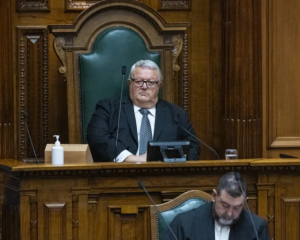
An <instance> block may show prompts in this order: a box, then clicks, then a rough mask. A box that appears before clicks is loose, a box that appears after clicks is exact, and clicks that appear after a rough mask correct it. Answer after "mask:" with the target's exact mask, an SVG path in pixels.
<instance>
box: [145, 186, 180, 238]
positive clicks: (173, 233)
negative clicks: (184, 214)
mask: <svg viewBox="0 0 300 240" xmlns="http://www.w3.org/2000/svg"><path fill="white" fill-rule="evenodd" d="M139 187H140V188H141V189H143V190H144V192H145V193H146V194H147V196H148V198H149V199H150V201H151V202H152V205H153V206H154V207H155V210H156V212H157V213H158V214H159V216H160V217H161V218H162V220H163V221H164V223H165V224H166V226H167V227H168V228H169V230H170V232H171V233H172V235H173V237H174V238H175V239H176V240H177V237H176V235H175V233H174V232H173V230H172V228H171V227H170V225H169V224H168V223H167V222H166V220H165V219H164V217H163V215H161V212H160V211H159V210H158V208H157V206H156V204H155V203H154V201H153V199H152V197H151V196H150V194H149V193H148V191H147V189H146V187H145V184H144V182H142V181H139Z"/></svg>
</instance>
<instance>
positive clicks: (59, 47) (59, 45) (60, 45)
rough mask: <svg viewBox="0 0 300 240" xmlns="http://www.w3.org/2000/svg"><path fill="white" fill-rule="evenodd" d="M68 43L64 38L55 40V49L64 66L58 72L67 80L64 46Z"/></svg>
mask: <svg viewBox="0 0 300 240" xmlns="http://www.w3.org/2000/svg"><path fill="white" fill-rule="evenodd" d="M65 44H66V41H65V39H64V38H63V37H57V38H55V40H54V49H55V52H56V54H57V56H58V57H59V59H60V61H61V63H62V66H61V67H60V68H59V69H58V71H59V72H60V73H61V74H62V75H63V76H64V77H65V78H66V52H65V50H64V46H65Z"/></svg>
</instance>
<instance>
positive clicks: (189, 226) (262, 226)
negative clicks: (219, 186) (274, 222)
mask: <svg viewBox="0 0 300 240" xmlns="http://www.w3.org/2000/svg"><path fill="white" fill-rule="evenodd" d="M212 206H213V203H212V202H209V203H206V204H204V205H201V206H200V207H198V208H196V209H192V210H190V211H188V212H185V213H182V214H179V215H178V216H176V217H175V218H174V220H173V221H172V223H171V228H172V230H173V231H174V233H175V235H176V237H177V240H215V221H214V218H213V217H212ZM251 214H252V213H251ZM252 218H253V221H254V224H255V227H256V229H257V233H258V237H259V240H270V236H269V230H268V225H267V223H266V221H265V220H264V219H262V218H260V217H259V216H257V215H255V214H252ZM162 239H163V240H175V238H174V236H173V235H172V233H171V232H168V233H166V237H165V238H162ZM229 240H257V239H256V235H255V231H254V229H253V226H252V223H251V219H250V217H249V213H248V212H247V211H246V210H244V209H243V211H242V212H241V215H240V219H239V220H238V221H237V222H236V223H235V224H234V225H232V226H231V227H230V233H229Z"/></svg>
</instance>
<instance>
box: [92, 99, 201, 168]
mask: <svg viewBox="0 0 300 240" xmlns="http://www.w3.org/2000/svg"><path fill="white" fill-rule="evenodd" d="M118 114H119V100H118V99H113V100H100V101H99V102H98V103H97V105H96V110H95V112H94V114H93V116H92V118H91V121H90V123H89V125H88V130H87V140H88V143H89V146H90V149H91V153H92V156H93V160H94V162H100V161H101V162H109V161H112V160H113V159H114V158H115V157H116V156H118V155H119V154H120V153H121V152H122V151H123V150H125V149H127V150H128V151H129V152H131V153H133V154H136V152H137V149H138V137H137V127H136V121H135V115H134V110H133V104H132V102H131V100H130V98H129V97H125V98H123V100H122V111H121V120H120V129H119V138H118V147H117V150H116V131H117V127H118ZM174 119H176V120H174ZM176 121H178V123H180V124H181V125H182V126H183V127H184V128H186V129H187V130H188V131H190V132H191V133H192V134H195V132H194V129H193V128H192V125H191V123H190V121H189V118H188V114H187V113H186V111H184V110H183V109H181V108H180V107H178V106H176V105H174V104H171V103H168V102H166V101H164V100H159V101H158V102H157V104H156V119H155V126H154V136H153V141H176V140H187V141H190V142H191V146H190V153H189V159H190V160H198V159H199V155H200V147H199V143H198V141H197V140H196V139H195V138H194V137H192V136H191V135H190V134H188V133H186V132H185V131H184V130H182V129H181V128H180V127H179V126H178V124H177V123H176Z"/></svg>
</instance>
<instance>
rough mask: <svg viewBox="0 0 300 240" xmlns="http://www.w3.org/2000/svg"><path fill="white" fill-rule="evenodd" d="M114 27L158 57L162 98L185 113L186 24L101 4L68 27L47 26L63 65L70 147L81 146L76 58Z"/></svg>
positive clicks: (134, 5) (126, 5)
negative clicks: (140, 40)
mask: <svg viewBox="0 0 300 240" xmlns="http://www.w3.org/2000/svg"><path fill="white" fill-rule="evenodd" d="M116 26H123V27H127V28H130V29H132V30H134V31H135V32H137V33H138V34H139V35H140V36H141V37H142V38H143V39H144V41H145V44H146V46H147V48H148V50H149V51H156V52H160V53H161V70H162V73H163V75H164V85H163V86H164V88H163V98H164V99H166V100H168V101H170V102H174V103H177V104H179V105H181V106H182V107H183V108H185V109H188V46H187V42H188V35H187V28H188V26H189V24H188V23H172V24H169V23H166V22H165V21H164V19H163V18H162V17H161V16H160V15H159V14H158V13H157V12H156V11H155V10H154V9H152V8H150V7H148V6H147V5H145V4H143V3H140V2H137V1H114V0H113V1H112V0H110V1H100V2H98V3H96V4H94V5H92V6H91V7H89V8H88V9H86V10H85V11H83V12H82V13H81V14H80V15H79V16H78V17H77V18H76V19H75V21H74V22H73V24H71V25H50V26H48V28H49V30H50V32H51V33H52V34H53V35H54V36H55V40H54V49H55V52H56V54H57V56H58V57H59V59H60V60H61V63H62V66H61V67H60V68H59V72H60V73H61V74H63V75H64V77H65V79H66V81H67V89H68V90H67V91H68V92H67V94H68V119H69V141H70V143H80V142H81V138H80V135H81V131H80V128H81V123H80V100H79V99H80V97H79V96H80V93H79V91H80V89H79V74H78V67H79V64H78V54H80V53H88V52H90V50H91V48H92V44H93V42H94V40H95V38H96V37H97V36H98V35H99V34H101V32H103V31H105V30H107V29H109V28H112V27H116ZM182 49H184V50H183V54H181V53H182Z"/></svg>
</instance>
